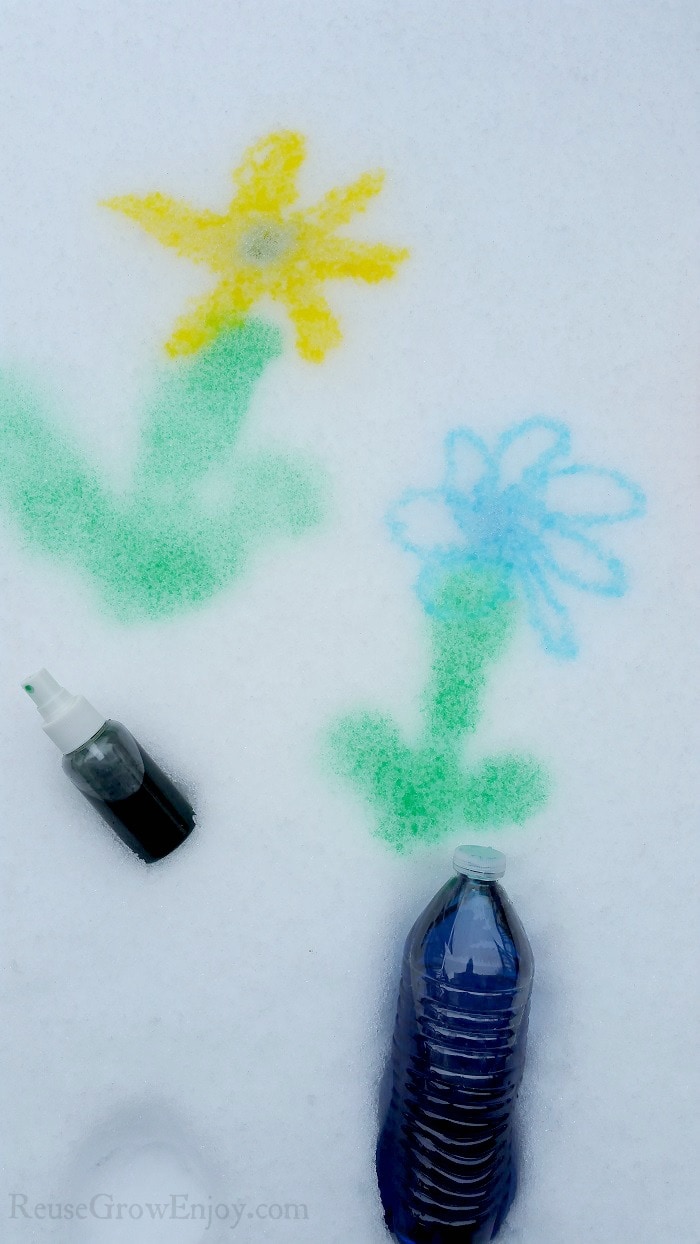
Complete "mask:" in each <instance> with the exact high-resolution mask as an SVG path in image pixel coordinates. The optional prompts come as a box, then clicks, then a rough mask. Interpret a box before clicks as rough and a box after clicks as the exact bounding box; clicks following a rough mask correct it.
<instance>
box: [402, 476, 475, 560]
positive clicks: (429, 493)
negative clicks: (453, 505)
mask: <svg viewBox="0 0 700 1244" xmlns="http://www.w3.org/2000/svg"><path fill="white" fill-rule="evenodd" d="M386 524H387V527H388V528H389V532H390V534H391V537H392V539H393V540H395V541H396V543H397V544H399V545H400V546H401V548H402V549H404V550H405V551H406V552H408V553H417V554H418V555H419V556H427V555H430V556H437V557H440V556H441V555H443V554H445V553H450V552H451V551H452V550H453V549H455V548H458V547H459V545H460V544H462V543H463V542H464V537H463V536H462V534H461V532H460V529H459V527H458V525H457V523H456V522H455V519H454V517H453V515H452V511H451V510H450V507H449V505H448V504H447V501H446V499H445V494H444V492H443V490H442V489H441V488H430V489H419V488H409V489H407V490H406V492H405V493H404V494H403V496H401V497H399V499H398V501H397V502H396V503H395V505H393V506H392V508H391V509H390V511H389V513H388V514H387V516H386Z"/></svg>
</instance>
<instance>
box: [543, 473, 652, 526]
mask: <svg viewBox="0 0 700 1244" xmlns="http://www.w3.org/2000/svg"><path fill="white" fill-rule="evenodd" d="M545 496H546V501H547V505H548V507H549V509H550V511H551V513H552V514H553V515H555V516H562V517H565V518H568V519H571V520H572V521H574V522H576V523H579V524H581V525H582V526H585V527H593V526H595V525H597V524H599V523H622V522H626V521H627V520H628V519H630V518H640V517H641V515H642V514H644V512H645V510H646V498H645V496H644V493H643V492H642V490H641V488H639V487H638V485H637V484H635V483H633V482H632V480H630V479H627V477H626V476H625V475H621V474H620V472H619V471H608V470H606V469H605V468H604V467H593V466H579V465H575V466H568V467H561V468H559V469H558V470H554V471H550V472H549V473H548V477H547V481H546V493H545Z"/></svg>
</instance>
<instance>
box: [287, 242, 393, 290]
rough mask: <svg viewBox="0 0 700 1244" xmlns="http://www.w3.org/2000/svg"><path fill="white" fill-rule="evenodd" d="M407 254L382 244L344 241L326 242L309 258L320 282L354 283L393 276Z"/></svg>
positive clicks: (380, 279)
mask: <svg viewBox="0 0 700 1244" xmlns="http://www.w3.org/2000/svg"><path fill="white" fill-rule="evenodd" d="M407 258H408V251H407V250H403V249H401V248H399V247H394V246H385V245H384V244H383V243H382V242H376V243H370V242H351V241H348V240H346V239H345V238H329V239H328V241H327V242H326V243H325V245H322V246H319V247H317V248H316V250H315V253H312V254H311V255H310V257H309V265H310V267H311V270H312V272H313V273H314V276H316V277H317V278H318V279H319V280H323V281H329V280H336V279H338V278H339V277H354V278H355V279H356V280H360V281H369V282H370V283H372V282H375V281H384V280H386V279H387V277H390V276H393V275H394V273H395V272H396V269H397V268H398V266H399V264H400V263H403V261H404V259H407Z"/></svg>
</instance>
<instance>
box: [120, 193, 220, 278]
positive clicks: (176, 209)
mask: <svg viewBox="0 0 700 1244" xmlns="http://www.w3.org/2000/svg"><path fill="white" fill-rule="evenodd" d="M102 206H103V207H109V208H111V209H112V210H113V211H115V212H122V213H123V215H124V216H128V217H129V218H130V219H131V220H135V221H136V222H137V224H139V225H141V226H142V227H143V228H144V229H146V230H147V232H148V233H150V234H151V235H152V236H153V237H154V238H157V239H158V241H159V242H161V243H162V244H163V246H172V247H173V249H174V250H176V251H178V253H179V254H180V255H186V256H187V257H188V258H189V259H194V260H197V261H199V262H205V263H209V262H211V260H212V258H213V257H214V255H215V254H216V251H217V249H218V247H219V231H220V230H221V228H222V226H223V225H224V224H225V217H222V216H217V215H216V213H215V212H209V211H200V210H198V209H197V208H194V207H191V206H190V204H189V203H180V202H178V201H177V200H176V199H170V198H168V196H167V195H165V194H158V193H155V194H147V195H145V197H144V198H140V197H139V196H138V195H136V194H125V195H121V196H119V197H117V198H114V199H106V200H105V201H104V203H103V205H102Z"/></svg>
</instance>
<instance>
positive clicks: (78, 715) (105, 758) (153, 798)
mask: <svg viewBox="0 0 700 1244" xmlns="http://www.w3.org/2000/svg"><path fill="white" fill-rule="evenodd" d="M24 690H25V691H26V692H27V694H28V695H30V696H31V698H32V699H33V700H34V703H35V704H36V706H37V708H38V709H39V712H40V713H41V715H42V717H43V718H44V730H45V731H46V733H47V734H48V735H49V737H50V738H51V739H53V741H54V743H56V744H57V745H58V747H60V749H61V751H62V752H63V770H64V772H65V773H66V774H67V775H68V777H69V778H70V779H71V781H72V782H73V784H74V785H75V786H77V787H78V790H79V791H81V792H82V794H83V795H84V796H85V798H86V799H88V800H89V801H90V803H91V804H92V805H93V807H94V808H95V809H96V811H97V812H99V814H100V816H101V817H102V819H103V820H105V821H106V822H107V824H108V825H109V826H110V828H111V829H113V830H114V832H115V833H116V834H117V835H118V836H119V837H120V838H121V840H122V842H124V843H126V845H127V846H128V847H130V848H131V850H132V851H133V852H134V853H135V854H136V855H138V856H139V857H140V859H142V860H145V861H146V863H148V864H152V863H154V862H155V861H156V860H160V859H163V857H164V856H166V855H170V853H171V851H174V850H175V848H176V847H179V846H180V845H181V843H183V842H184V841H185V839H186V838H187V837H188V836H189V835H190V834H191V832H192V830H193V829H194V821H195V816H194V811H193V809H192V807H191V805H190V803H189V802H188V800H187V799H186V798H185V796H184V795H183V794H182V792H181V791H179V790H178V788H177V787H176V786H175V784H174V783H173V782H172V781H171V780H170V778H169V777H168V776H167V774H165V773H163V770H162V769H160V768H159V767H158V765H157V764H156V763H155V761H154V760H153V759H152V758H151V757H150V756H149V754H148V752H146V751H144V749H143V748H142V747H141V745H140V743H137V741H136V739H135V738H134V737H133V735H132V734H130V733H129V731H128V730H127V729H126V727H125V726H122V725H121V724H120V723H119V722H118V721H108V720H106V718H105V717H104V716H103V715H102V714H101V713H98V712H97V710H96V709H95V708H93V706H92V705H91V704H90V703H89V702H88V701H87V700H86V699H84V697H83V696H76V695H71V694H70V692H69V691H66V690H65V688H64V687H61V685H60V684H59V683H57V682H56V679H55V678H52V676H51V674H49V672H48V670H44V669H42V670H39V672H38V673H37V674H34V675H33V676H32V677H31V678H29V679H27V681H26V682H25V683H24Z"/></svg>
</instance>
